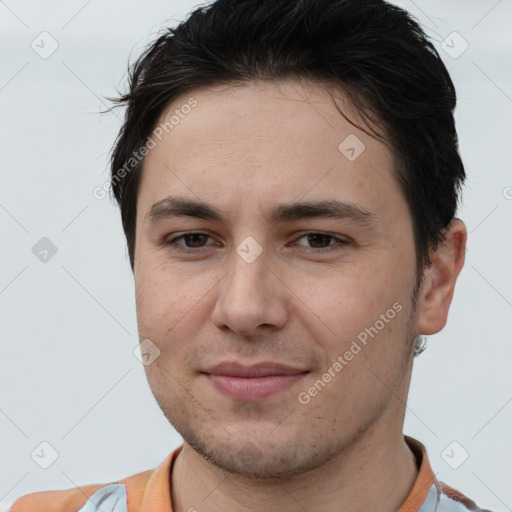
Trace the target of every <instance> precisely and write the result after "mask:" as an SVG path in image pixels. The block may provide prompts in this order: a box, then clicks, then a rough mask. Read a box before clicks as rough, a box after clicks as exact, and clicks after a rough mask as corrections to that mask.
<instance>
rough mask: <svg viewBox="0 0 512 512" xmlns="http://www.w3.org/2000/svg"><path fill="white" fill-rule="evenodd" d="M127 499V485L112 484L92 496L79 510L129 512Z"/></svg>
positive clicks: (86, 511)
mask: <svg viewBox="0 0 512 512" xmlns="http://www.w3.org/2000/svg"><path fill="white" fill-rule="evenodd" d="M127 500H128V495H127V494H126V486H125V485H124V484H111V485H107V486H106V487H102V488H101V489H100V490H99V491H96V492H95V493H94V494H93V495H92V496H90V497H89V499H88V500H87V503H86V504H85V505H84V506H83V507H82V508H81V509H80V510H78V512H128V501H127Z"/></svg>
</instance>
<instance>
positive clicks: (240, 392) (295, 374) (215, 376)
mask: <svg viewBox="0 0 512 512" xmlns="http://www.w3.org/2000/svg"><path fill="white" fill-rule="evenodd" d="M201 373H202V374H203V375H204V376H205V377H206V378H207V379H208V381H209V382H210V383H211V384H212V385H213V387H214V388H215V389H216V390H217V391H219V392H220V393H222V394H223V395H225V396H228V397H230V398H232V399H234V400H242V401H250V400H264V399H265V398H269V397H270V396H273V395H275V394H277V393H279V392H283V391H285V390H287V389H289V388H291V387H292V386H293V385H294V384H296V383H297V382H298V381H300V380H301V379H303V378H304V376H305V375H307V374H308V373H309V371H308V370H304V369H302V368H294V367H292V366H287V365H284V364H280V363H272V362H263V363H258V364H254V365H251V366H245V365H242V364H240V363H237V362H224V363H220V364H217V365H215V366H213V367H210V368H208V369H206V370H205V371H203V372H201Z"/></svg>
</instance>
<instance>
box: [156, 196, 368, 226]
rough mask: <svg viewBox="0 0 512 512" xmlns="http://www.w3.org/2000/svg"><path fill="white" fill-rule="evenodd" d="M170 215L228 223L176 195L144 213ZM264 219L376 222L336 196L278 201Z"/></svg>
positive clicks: (204, 206)
mask: <svg viewBox="0 0 512 512" xmlns="http://www.w3.org/2000/svg"><path fill="white" fill-rule="evenodd" d="M172 217H193V218H197V219H206V220H214V221H219V222H222V223H224V224H228V223H229V221H228V219H227V218H226V217H225V216H224V214H223V213H222V211H221V210H219V209H218V208H216V207H215V206H213V205H210V204H208V203H205V202H202V201H197V200H192V199H187V198H183V197H175V196H168V197H166V198H164V199H161V200H160V201H157V202H156V203H155V204H154V205H153V206H152V207H151V209H150V210H149V211H148V213H147V214H146V220H147V221H148V222H149V223H150V224H155V223H157V222H158V221H160V220H162V219H168V218H172ZM266 218H267V220H268V221H270V222H272V223H278V222H285V221H292V220H298V219H312V218H333V219H339V220H350V221H353V222H356V223H358V224H361V225H366V226H370V227H371V226H372V225H374V224H376V223H377V218H376V216H375V214H374V213H372V212H371V211H369V210H367V209H366V208H364V207H363V206H360V205H358V204H356V203H352V202H347V201H340V200H337V199H326V200H320V201H308V202H296V203H290V204H279V205H277V206H275V207H274V208H273V209H272V210H271V211H270V212H269V213H268V214H267V216H266Z"/></svg>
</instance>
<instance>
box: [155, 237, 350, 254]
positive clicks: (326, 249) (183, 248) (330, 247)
mask: <svg viewBox="0 0 512 512" xmlns="http://www.w3.org/2000/svg"><path fill="white" fill-rule="evenodd" d="M190 235H204V236H207V237H209V238H212V237H211V236H210V235H208V234H207V233H201V232H197V231H188V232H186V233H183V234H181V235H179V236H177V237H174V238H172V239H171V240H168V241H166V242H165V245H169V246H170V245H177V246H179V247H180V248H179V249H178V250H180V251H183V252H186V253H202V252H204V249H205V247H197V248H194V247H186V246H183V245H181V244H176V241H177V240H180V239H182V238H183V239H184V238H185V237H186V236H190ZM310 235H323V236H326V237H328V238H331V239H333V240H335V241H336V242H337V243H335V244H332V245H328V246H327V247H324V248H321V249H315V248H311V247H309V248H307V249H308V250H307V251H306V252H311V253H314V254H322V253H326V252H330V251H332V250H336V249H340V248H341V247H342V246H344V245H347V244H349V243H350V242H348V241H347V240H343V239H341V238H338V237H336V236H334V235H331V234H329V233H323V232H321V231H309V232H307V233H303V234H302V235H301V236H300V237H299V238H298V239H297V240H300V239H301V238H304V237H307V236H310Z"/></svg>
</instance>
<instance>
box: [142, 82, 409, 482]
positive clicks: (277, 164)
mask: <svg viewBox="0 0 512 512" xmlns="http://www.w3.org/2000/svg"><path fill="white" fill-rule="evenodd" d="M336 97H337V102H338V105H340V107H341V108H342V110H343V111H344V112H345V113H346V114H347V115H348V116H349V117H350V118H352V119H355V118H354V117H353V114H354V113H353V112H352V115H351V111H350V105H349V103H348V101H347V100H346V98H345V97H344V96H343V94H342V93H341V92H340V93H337V94H336ZM191 98H193V99H191ZM184 105H194V106H193V107H192V108H186V107H184ZM177 110H178V112H177ZM173 115H174V116H175V118H174V119H173V120H172V121H171V124H170V125H169V124H168V125H167V126H168V128H167V132H166V131H165V130H163V133H161V132H162V130H160V131H159V132H158V134H159V137H156V138H155V137H154V140H155V142H156V146H155V147H153V149H151V150H150V152H149V154H148V155H147V157H146V160H145V164H144V170H143V174H142V178H141V182H140V188H139V192H138V202H137V219H136V246H135V268H134V275H135V286H136V306H137V318H138V328H139V336H140V340H150V341H146V342H144V343H146V344H148V345H147V346H148V347H151V350H149V352H150V354H154V355H158V357H156V359H154V361H152V362H151V364H147V366H145V369H146V374H147V378H148V381H149V384H150V386H151V389H152V391H153V394H154V396H155V398H156V400H157V402H158V404H159V405H160V407H161V409H162V411H163V412H164V414H165V415H166V416H167V418H168V419H169V421H170V422H171V423H172V424H173V425H174V427H175V428H176V430H177V431H178V432H179V433H180V434H181V436H182V437H183V438H184V441H185V442H186V443H188V444H189V445H191V446H192V447H193V448H195V450H196V451H197V452H198V453H199V454H201V455H203V456H207V457H208V459H209V461H210V462H212V463H213V464H215V465H217V466H219V467H221V468H223V469H225V470H227V471H230V472H232V473H237V474H241V475H246V476H253V477H255V476H261V477H268V476H282V475H291V474H295V473H300V472H303V471H305V470H307V469H311V468H314V467H317V466H320V465H321V464H324V463H325V462H326V461H328V460H330V459H332V458H333V457H336V456H337V455H340V454H342V453H343V451H344V450H348V449H349V448H350V447H351V446H354V443H355V442H356V440H358V439H360V438H361V437H362V436H364V435H365V434H367V433H368V432H370V431H372V432H373V433H374V435H375V436H385V435H386V433H387V432H390V431H391V430H392V429H396V428H399V429H401V427H402V425H401V422H400V421H399V420H398V419H397V418H398V417H399V416H400V414H402V413H403V408H404V405H403V402H400V401H399V400H396V395H397V394H398V393H399V392H400V390H402V391H404V390H405V389H406V388H407V386H408V382H407V379H408V376H409V374H410V365H411V348H412V347H413V345H414V337H415V335H416V334H417V332H418V331H417V330H416V327H417V326H416V323H415V317H416V314H415V311H414V308H413V305H412V293H413V290H414V288H415V285H416V268H415V265H416V258H415V250H414V243H413V230H412V220H411V216H410V213H409V210H408V207H407V204H406V201H405V199H404V198H403V197H402V195H401V194H400V192H399V187H398V184H397V182H396V180H395V178H394V177H393V175H392V165H393V162H392V158H391V153H390V151H389V149H388V148H387V147H386V146H384V145H383V144H382V143H380V142H378V141H377V140H375V139H374V138H371V137H369V136H368V135H366V134H365V133H364V132H362V131H360V130H358V129H356V128H355V127H354V126H353V125H352V124H350V123H349V122H348V121H346V120H345V119H344V118H343V117H342V116H341V115H340V114H339V112H338V111H337V110H336V107H335V106H334V105H333V103H332V100H331V99H330V97H329V95H328V93H327V92H326V91H325V90H324V89H322V88H321V87H319V86H315V85H314V84H308V83H303V82H297V81H282V82H280V83H279V84H275V83H274V84H271V83H268V82H260V83H251V84H245V85H243V86H241V87H227V86H215V87H210V88H205V89H201V90H197V91H195V92H194V93H193V94H190V95H184V96H181V97H180V98H177V99H176V100H175V101H173V103H172V105H170V106H169V108H168V109H166V110H165V112H163V114H162V116H161V119H160V121H159V124H160V123H165V122H166V121H168V120H169V119H170V116H173ZM178 117H179V121H176V119H178ZM169 126H172V129H170V128H169ZM347 137H348V139H347ZM159 138H161V140H159ZM363 145H364V146H363ZM178 199H179V200H181V202H178V201H177V200H178ZM192 202H194V203H201V206H197V205H196V206H194V205H192ZM300 205H302V206H300ZM154 355H153V356H151V359H153V357H154ZM148 362H149V361H148ZM224 362H229V363H232V362H234V363H239V364H241V365H245V366H250V365H254V364H256V363H261V362H266V363H279V364H282V365H286V366H287V367H290V368H291V369H293V370H290V371H289V372H290V373H289V374H288V375H287V376H283V375H282V374H281V376H280V377H275V376H274V377H268V376H267V377H260V378H259V379H257V378H253V379H249V378H245V379H244V378H235V377H231V378H230V377H226V376H224V377H222V376H221V375H216V376H214V375H213V374H212V373H211V372H212V370H211V367H212V366H214V365H217V364H219V363H224ZM218 373H220V374H222V371H219V372H218ZM273 373H274V375H276V374H278V373H279V371H274V372H273ZM292 374H294V375H292ZM249 380H252V382H251V383H250V382H249ZM404 398H405V397H404ZM400 432H401V430H400Z"/></svg>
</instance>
